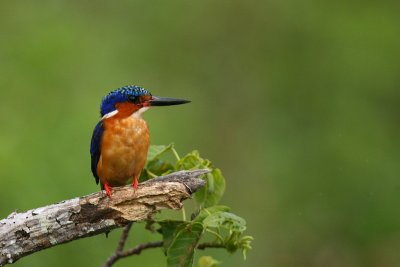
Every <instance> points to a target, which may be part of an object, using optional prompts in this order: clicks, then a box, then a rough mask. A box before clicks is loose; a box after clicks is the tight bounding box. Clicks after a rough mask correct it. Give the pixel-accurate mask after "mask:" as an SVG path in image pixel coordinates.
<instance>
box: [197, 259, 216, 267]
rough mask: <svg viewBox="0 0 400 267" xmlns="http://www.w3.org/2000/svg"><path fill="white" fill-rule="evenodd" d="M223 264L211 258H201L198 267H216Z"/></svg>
mask: <svg viewBox="0 0 400 267" xmlns="http://www.w3.org/2000/svg"><path fill="white" fill-rule="evenodd" d="M220 263H221V262H219V261H217V260H216V259H214V258H213V257H211V256H202V257H200V258H199V261H198V263H197V266H198V267H215V266H217V265H219V264H220Z"/></svg>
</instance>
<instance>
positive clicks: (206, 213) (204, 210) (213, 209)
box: [194, 205, 229, 223]
mask: <svg viewBox="0 0 400 267" xmlns="http://www.w3.org/2000/svg"><path fill="white" fill-rule="evenodd" d="M221 211H229V207H227V206H222V205H220V206H212V207H209V208H202V209H201V210H200V212H199V214H198V215H197V216H196V218H195V219H194V221H196V222H201V223H202V222H203V220H204V219H205V218H207V217H208V216H210V215H211V214H214V213H216V212H221Z"/></svg>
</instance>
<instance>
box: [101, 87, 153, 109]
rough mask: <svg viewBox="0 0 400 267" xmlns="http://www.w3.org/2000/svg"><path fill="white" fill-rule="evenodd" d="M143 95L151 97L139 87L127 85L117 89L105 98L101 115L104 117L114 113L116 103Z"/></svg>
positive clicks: (102, 102)
mask: <svg viewBox="0 0 400 267" xmlns="http://www.w3.org/2000/svg"><path fill="white" fill-rule="evenodd" d="M142 95H151V93H150V92H149V91H147V90H146V89H144V88H142V87H140V86H137V85H127V86H123V87H120V88H118V89H115V90H113V91H111V92H110V93H108V95H106V96H105V97H103V100H102V101H101V105H100V114H101V116H104V115H105V114H107V113H110V112H112V111H114V110H115V104H116V103H120V102H126V101H129V97H132V96H133V97H138V96H142Z"/></svg>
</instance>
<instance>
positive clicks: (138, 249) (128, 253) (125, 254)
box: [103, 227, 225, 267]
mask: <svg viewBox="0 0 400 267" xmlns="http://www.w3.org/2000/svg"><path fill="white" fill-rule="evenodd" d="M126 229H127V227H126V228H125V229H124V232H123V233H122V235H121V239H120V243H119V245H118V248H119V247H120V244H121V240H122V239H123V235H124V234H125V230H126ZM128 232H129V230H128ZM126 236H127V235H126ZM124 238H125V239H126V237H124ZM124 243H125V242H124ZM163 245H164V242H163V241H155V242H149V243H143V244H140V245H137V246H136V247H134V248H131V249H128V250H126V251H124V252H123V251H122V250H121V251H118V249H117V250H116V251H115V253H114V254H113V255H112V256H111V257H109V258H108V260H107V262H106V263H105V264H104V265H103V267H111V266H112V265H113V264H114V263H115V262H117V261H118V260H119V259H122V258H125V257H129V256H132V255H139V254H140V253H141V252H142V250H145V249H148V248H159V247H162V246H163ZM122 247H123V245H122ZM206 248H225V247H224V245H223V244H221V243H215V242H204V243H201V244H199V245H198V246H197V249H202V250H204V249H206Z"/></svg>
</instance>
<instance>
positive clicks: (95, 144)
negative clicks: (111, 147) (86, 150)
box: [90, 121, 104, 184]
mask: <svg viewBox="0 0 400 267" xmlns="http://www.w3.org/2000/svg"><path fill="white" fill-rule="evenodd" d="M103 132H104V128H103V121H99V123H97V125H96V127H95V128H94V131H93V135H92V141H91V142H90V155H91V157H92V173H93V176H94V177H95V178H96V184H98V183H99V176H98V175H97V163H98V162H99V159H100V154H101V151H100V149H101V138H102V136H103Z"/></svg>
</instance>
